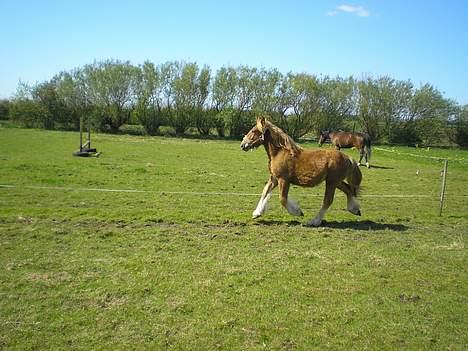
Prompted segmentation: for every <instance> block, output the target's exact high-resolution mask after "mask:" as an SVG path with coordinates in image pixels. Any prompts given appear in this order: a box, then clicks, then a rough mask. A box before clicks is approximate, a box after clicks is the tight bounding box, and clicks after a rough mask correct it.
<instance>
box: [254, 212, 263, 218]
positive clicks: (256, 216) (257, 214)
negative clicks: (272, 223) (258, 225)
mask: <svg viewBox="0 0 468 351" xmlns="http://www.w3.org/2000/svg"><path fill="white" fill-rule="evenodd" d="M261 215H262V214H261V213H252V219H257V218H258V217H260V216H261Z"/></svg>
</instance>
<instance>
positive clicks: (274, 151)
mask: <svg viewBox="0 0 468 351" xmlns="http://www.w3.org/2000/svg"><path fill="white" fill-rule="evenodd" d="M264 146H265V151H266V153H267V155H268V159H269V160H270V161H271V159H272V158H273V157H275V156H276V155H278V153H279V152H280V151H281V150H282V149H280V148H278V147H276V146H275V145H273V143H272V142H271V141H270V140H268V141H267V142H266V143H265V144H264Z"/></svg>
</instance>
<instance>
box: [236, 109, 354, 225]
mask: <svg viewBox="0 0 468 351" xmlns="http://www.w3.org/2000/svg"><path fill="white" fill-rule="evenodd" d="M260 145H263V146H264V147H265V150H266V153H267V155H268V160H269V163H268V168H269V170H270V179H269V180H268V182H267V184H266V185H265V187H264V189H263V192H262V196H261V197H260V201H259V202H258V205H257V208H256V209H255V210H254V212H253V214H252V217H253V218H257V217H259V216H261V215H262V214H264V213H265V211H266V205H267V202H268V200H269V198H270V195H271V192H272V191H273V189H274V188H275V187H276V186H279V195H280V201H281V205H283V207H285V208H286V210H287V211H288V212H289V213H290V214H292V215H295V216H303V213H302V210H301V209H300V207H299V205H298V204H297V203H296V202H295V201H292V200H291V199H288V192H289V186H290V185H291V184H294V185H300V186H305V187H313V186H316V185H318V184H320V183H321V182H323V181H325V196H324V199H323V205H322V208H321V209H320V211H319V212H318V214H317V215H316V216H315V217H314V218H313V219H311V220H310V221H309V222H308V225H311V226H319V225H320V224H321V223H322V220H323V217H324V215H325V212H326V211H327V210H328V208H329V207H330V205H331V204H332V202H333V197H334V195H335V189H336V188H338V189H340V190H341V191H342V192H344V193H345V194H346V196H347V209H348V211H349V212H351V213H353V214H355V215H358V216H360V215H361V211H360V208H359V203H358V201H357V199H356V197H357V194H358V190H359V185H360V184H361V180H362V175H361V171H360V170H359V167H358V165H357V164H356V161H354V160H353V159H352V158H350V157H349V156H348V155H346V154H344V153H342V152H340V151H337V150H333V149H327V150H304V149H302V148H301V147H300V146H298V145H296V143H294V141H293V140H292V139H291V137H290V136H289V135H287V134H286V133H285V132H283V131H282V130H281V129H280V128H278V127H277V126H275V125H274V124H272V123H271V122H269V121H267V120H266V119H265V118H263V117H262V118H257V123H256V125H255V126H254V127H253V128H252V129H251V130H250V131H249V132H248V133H247V135H246V136H245V137H244V139H243V140H242V143H241V149H242V150H244V151H248V150H252V149H254V148H257V147H259V146H260ZM345 180H346V182H345Z"/></svg>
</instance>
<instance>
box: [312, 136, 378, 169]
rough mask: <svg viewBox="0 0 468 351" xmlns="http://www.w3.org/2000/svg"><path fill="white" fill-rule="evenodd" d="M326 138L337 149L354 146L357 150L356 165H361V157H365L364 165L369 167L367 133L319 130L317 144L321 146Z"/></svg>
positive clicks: (369, 148) (369, 142)
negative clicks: (357, 160)
mask: <svg viewBox="0 0 468 351" xmlns="http://www.w3.org/2000/svg"><path fill="white" fill-rule="evenodd" d="M326 140H330V142H331V143H332V144H333V145H335V147H336V149H337V150H340V149H341V148H343V149H346V148H351V147H355V148H356V149H358V150H359V162H358V166H360V165H361V161H362V158H363V157H365V159H366V167H367V168H369V167H370V165H369V161H370V157H371V140H370V137H369V135H368V134H366V133H350V132H329V131H322V132H320V139H319V145H320V146H322V144H323V143H324V142H325V141H326Z"/></svg>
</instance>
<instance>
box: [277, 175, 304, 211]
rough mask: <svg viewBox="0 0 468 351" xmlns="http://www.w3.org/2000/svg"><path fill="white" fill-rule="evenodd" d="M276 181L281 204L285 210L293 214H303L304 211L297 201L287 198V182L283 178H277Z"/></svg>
mask: <svg viewBox="0 0 468 351" xmlns="http://www.w3.org/2000/svg"><path fill="white" fill-rule="evenodd" d="M278 183H279V196H280V202H281V205H283V207H284V208H286V210H288V212H289V213H290V214H292V215H293V216H303V215H304V213H303V212H302V210H301V208H300V207H299V205H298V203H297V202H296V201H294V200H292V199H288V192H289V183H288V182H287V181H285V180H284V179H279V180H278Z"/></svg>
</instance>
